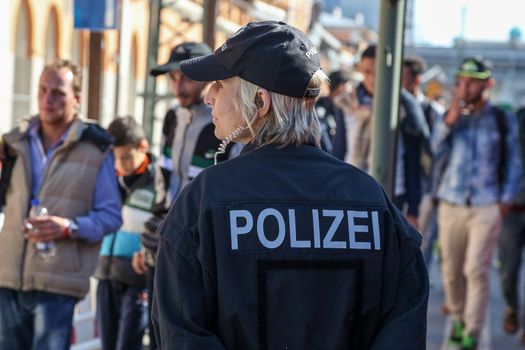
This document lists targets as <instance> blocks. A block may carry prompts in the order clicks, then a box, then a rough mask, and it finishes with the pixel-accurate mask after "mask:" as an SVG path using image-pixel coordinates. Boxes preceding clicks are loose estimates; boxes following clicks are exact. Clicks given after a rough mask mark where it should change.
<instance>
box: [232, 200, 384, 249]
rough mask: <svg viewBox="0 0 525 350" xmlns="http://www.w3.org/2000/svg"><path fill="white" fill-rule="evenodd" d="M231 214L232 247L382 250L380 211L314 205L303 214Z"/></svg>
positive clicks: (291, 211) (270, 211) (270, 210)
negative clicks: (316, 207) (322, 207)
mask: <svg viewBox="0 0 525 350" xmlns="http://www.w3.org/2000/svg"><path fill="white" fill-rule="evenodd" d="M229 214H230V215H229V216H230V240H231V250H232V251H242V250H243V248H245V249H247V250H252V249H253V248H255V247H257V248H259V249H260V248H262V249H276V248H285V249H352V250H376V251H377V250H381V233H380V232H381V231H380V227H379V213H378V212H377V211H365V210H361V211H360V210H343V209H339V210H329V209H311V210H306V211H305V210H301V212H300V216H299V215H297V213H296V210H295V209H284V210H283V209H281V210H277V209H275V208H265V209H263V210H261V211H259V210H257V212H254V211H252V210H246V209H237V210H230V211H229ZM305 214H306V215H305ZM298 226H300V229H298ZM299 232H300V235H299ZM299 236H300V237H299ZM248 242H249V243H248ZM243 243H244V245H243ZM254 244H255V246H254ZM248 246H249V247H248Z"/></svg>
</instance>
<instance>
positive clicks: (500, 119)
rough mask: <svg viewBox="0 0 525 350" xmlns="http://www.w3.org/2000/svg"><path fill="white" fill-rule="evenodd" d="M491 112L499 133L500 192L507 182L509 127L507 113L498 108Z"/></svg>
mask: <svg viewBox="0 0 525 350" xmlns="http://www.w3.org/2000/svg"><path fill="white" fill-rule="evenodd" d="M491 112H492V114H493V115H494V117H495V118H496V125H497V127H498V133H499V143H500V144H499V159H498V184H499V187H500V190H501V189H503V184H504V182H505V166H506V161H507V154H508V152H507V142H506V141H507V134H508V130H509V128H508V125H507V120H506V118H507V113H506V112H505V111H504V110H503V109H501V108H498V107H496V106H491Z"/></svg>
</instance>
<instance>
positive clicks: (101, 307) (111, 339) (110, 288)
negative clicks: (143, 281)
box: [97, 280, 148, 350]
mask: <svg viewBox="0 0 525 350" xmlns="http://www.w3.org/2000/svg"><path fill="white" fill-rule="evenodd" d="M144 292H145V289H144V288H141V287H135V286H130V285H128V284H125V283H121V282H118V281H113V280H99V282H98V286H97V325H98V328H99V332H100V337H101V339H102V348H103V349H105V350H139V349H142V337H143V335H144V331H145V329H146V324H147V322H148V320H147V300H145V299H144V297H145V294H144Z"/></svg>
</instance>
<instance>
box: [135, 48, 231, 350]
mask: <svg viewBox="0 0 525 350" xmlns="http://www.w3.org/2000/svg"><path fill="white" fill-rule="evenodd" d="M211 52H212V51H211V49H210V48H209V47H208V45H206V44H204V43H196V42H184V43H182V44H179V45H177V46H175V47H174V48H173V50H172V51H171V54H170V58H169V60H168V62H166V63H165V64H163V65H160V66H157V67H154V68H152V69H151V71H150V74H151V75H153V76H155V77H156V76H160V75H163V74H167V75H168V76H169V79H170V82H171V91H172V93H173V96H174V97H175V98H176V99H177V101H178V104H177V105H175V106H174V107H172V108H170V109H169V110H168V112H167V113H166V116H165V117H164V124H163V126H162V145H161V147H162V149H161V155H160V158H159V166H160V170H161V173H162V176H158V177H159V179H158V180H161V181H156V182H157V185H156V187H157V188H156V191H157V193H166V196H165V198H166V203H165V205H164V206H163V205H160V206H159V208H160V210H159V211H158V212H156V213H154V214H155V216H154V217H153V218H152V219H151V220H149V221H148V222H146V227H145V228H146V232H145V233H144V234H143V235H142V245H143V247H144V249H143V251H142V252H140V253H139V252H137V253H135V255H134V256H133V260H132V264H133V268H134V270H135V271H136V272H137V273H140V274H144V273H145V274H146V282H147V287H148V291H149V296H150V299H149V301H150V302H149V307H150V310H151V294H152V291H153V275H154V272H155V268H154V266H155V254H156V248H157V239H158V238H157V237H158V236H157V234H156V229H157V226H158V224H159V223H160V220H161V218H162V217H163V215H164V214H165V212H166V211H167V209H168V208H169V205H170V204H171V202H172V201H173V200H174V199H175V198H176V197H177V195H178V194H179V192H180V190H181V189H182V188H183V187H184V186H185V185H187V184H188V183H189V182H190V181H191V179H193V178H194V177H195V176H197V174H198V173H200V172H201V171H202V170H203V169H204V168H206V167H208V166H211V165H213V164H214V155H215V153H217V152H218V148H219V145H220V140H219V139H217V138H216V137H215V135H214V126H213V123H212V117H211V108H210V107H209V106H208V105H206V104H204V103H203V98H204V92H205V88H206V86H207V85H208V83H207V82H201V81H195V80H192V79H189V78H188V77H186V76H185V75H184V74H182V72H181V71H180V69H179V63H180V62H181V61H182V60H186V59H190V58H196V57H199V56H204V55H208V54H210V53H211ZM230 150H231V145H230V147H227V148H226V152H224V153H221V154H220V155H219V156H218V161H222V160H226V159H228V158H229V157H230V155H232V152H230ZM151 329H152V328H151V325H150V339H151V341H152V346H151V348H152V349H155V348H156V343H155V339H154V337H153V332H151Z"/></svg>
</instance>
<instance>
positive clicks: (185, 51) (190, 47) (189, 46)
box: [149, 42, 212, 77]
mask: <svg viewBox="0 0 525 350" xmlns="http://www.w3.org/2000/svg"><path fill="white" fill-rule="evenodd" d="M211 53H212V50H211V49H210V47H209V46H208V45H206V44H204V43H195V42H187V43H182V44H179V45H177V46H175V47H174V48H173V49H172V50H171V53H170V58H169V60H168V62H166V63H165V64H163V65H160V66H157V67H153V68H152V69H151V70H150V72H149V73H150V74H151V75H153V76H154V77H156V76H158V75H161V74H165V73H169V72H171V71H173V70H176V69H178V68H179V63H180V62H181V61H183V60H187V59H190V58H194V57H199V56H205V55H209V54H211Z"/></svg>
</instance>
